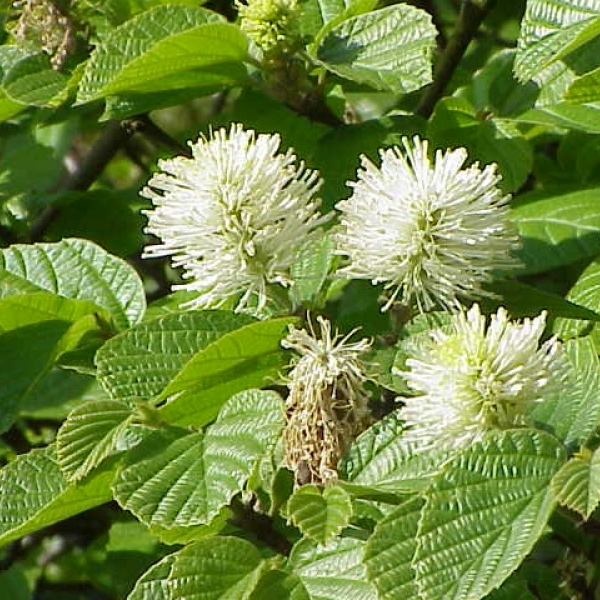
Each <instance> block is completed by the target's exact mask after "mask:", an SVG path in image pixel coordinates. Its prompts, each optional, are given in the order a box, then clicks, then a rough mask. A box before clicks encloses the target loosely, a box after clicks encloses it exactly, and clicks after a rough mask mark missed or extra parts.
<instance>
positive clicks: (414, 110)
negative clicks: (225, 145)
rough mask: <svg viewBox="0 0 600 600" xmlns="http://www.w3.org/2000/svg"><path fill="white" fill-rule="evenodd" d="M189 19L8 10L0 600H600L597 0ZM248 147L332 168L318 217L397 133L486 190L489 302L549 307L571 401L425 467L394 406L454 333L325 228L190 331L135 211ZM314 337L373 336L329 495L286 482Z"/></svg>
mask: <svg viewBox="0 0 600 600" xmlns="http://www.w3.org/2000/svg"><path fill="white" fill-rule="evenodd" d="M1 1H2V0H0V2H1ZM201 4H202V2H199V1H197V0H169V1H163V0H107V1H100V0H52V1H50V0H38V1H36V0H24V1H22V2H19V3H9V2H8V0H4V5H3V6H2V8H3V10H2V12H0V25H2V29H1V31H0V41H1V42H2V45H0V365H1V366H0V431H1V432H2V438H1V441H0V457H1V461H2V465H3V466H2V468H1V469H0V569H1V570H0V598H3V599H4V598H6V599H7V600H9V599H10V600H27V599H30V598H32V599H36V600H54V599H56V600H63V599H64V600H75V599H80V598H89V599H97V600H109V599H117V598H128V599H129V600H184V599H185V600H200V599H202V600H213V599H214V600H217V599H226V598H227V599H229V600H237V599H240V600H242V599H245V600H269V599H278V600H279V599H280V600H286V599H289V600H341V599H344V600H346V599H347V600H350V599H356V600H359V599H360V600H376V599H377V598H380V599H382V600H392V599H404V598H422V599H424V600H438V599H439V600H442V599H456V600H458V599H468V600H478V599H480V598H490V599H491V600H502V599H508V598H510V599H519V600H533V599H535V598H541V599H564V600H568V599H571V598H594V597H597V596H598V594H600V544H599V539H600V537H599V533H598V531H599V528H598V525H599V523H600V513H599V512H597V511H596V509H597V507H598V504H599V502H600V436H599V434H598V431H599V429H598V428H599V427H600V360H599V358H598V355H599V353H600V325H599V324H598V323H599V322H600V262H599V260H600V258H599V257H600V2H599V1H598V0H577V1H575V0H560V1H556V0H518V1H514V2H497V3H495V2H491V1H486V0H466V1H464V2H458V1H453V0H431V1H419V2H417V1H415V2H399V3H393V4H386V3H380V4H378V3H377V0H302V1H301V2H298V3H296V2H293V1H291V0H287V1H284V0H279V2H277V1H276V0H254V2H248V3H246V2H242V3H241V4H235V3H232V2H229V1H228V0H227V1H225V0H211V1H209V2H207V3H206V4H205V5H203V6H201ZM278 11H279V12H278ZM286 11H287V12H286ZM261 19H262V21H261ZM278 19H279V20H278ZM234 123H239V124H241V125H242V126H243V127H244V128H246V129H252V130H255V131H256V132H259V133H267V134H273V133H278V134H279V135H280V136H281V140H282V150H283V151H284V152H285V151H286V150H287V149H288V148H293V151H294V153H295V154H297V156H298V158H299V160H300V161H304V162H305V163H306V164H307V165H308V167H309V168H311V169H316V170H318V171H319V173H320V175H321V177H322V178H323V184H322V187H321V188H320V189H319V192H318V193H319V196H320V198H321V200H322V202H321V211H322V212H323V213H326V212H329V211H332V210H333V211H334V213H335V210H334V207H335V205H336V204H337V203H338V202H340V201H341V200H343V199H345V198H348V196H349V195H350V188H349V187H348V186H347V182H348V181H356V173H357V168H358V167H359V157H360V156H361V155H365V156H366V157H369V158H370V159H371V160H373V161H374V162H377V161H378V160H379V159H378V150H379V149H382V148H388V147H391V146H394V145H398V144H400V143H401V138H402V137H403V136H407V137H408V138H412V137H413V136H414V135H419V136H421V138H423V139H427V140H429V145H430V149H432V150H433V149H437V148H441V149H445V148H466V151H467V152H468V162H469V164H470V163H473V162H476V161H477V162H478V163H479V164H480V165H486V164H490V163H496V164H497V165H498V172H499V173H500V175H501V176H502V179H501V181H500V182H499V184H498V185H499V186H500V189H501V190H502V194H507V195H508V194H510V195H511V197H512V199H511V201H510V208H509V209H508V210H509V215H510V219H511V220H512V222H513V223H514V225H515V227H516V231H517V232H518V235H519V238H520V248H519V250H518V253H517V254H518V256H517V258H518V260H519V266H518V267H517V268H516V269H513V271H512V272H510V273H508V275H506V274H505V275H503V276H502V277H498V278H497V279H495V280H494V281H493V282H492V283H489V284H486V285H487V286H488V287H487V291H488V292H489V297H485V298H483V299H479V301H480V302H481V306H482V311H483V312H484V313H486V314H491V313H494V312H495V311H496V310H497V309H498V308H499V307H500V306H503V307H506V309H507V311H508V313H509V314H510V316H511V317H514V318H522V317H536V316H537V315H539V314H540V313H541V312H542V311H547V326H546V331H545V338H551V337H552V336H553V335H555V336H557V338H558V339H560V340H561V341H562V351H563V352H564V357H565V369H566V374H565V376H564V381H563V384H564V385H563V387H562V388H561V389H559V390H558V391H555V392H554V393H552V394H549V395H548V397H544V398H543V402H540V403H538V404H537V405H536V406H535V408H534V410H533V413H532V415H531V419H530V420H528V421H527V423H524V425H525V426H522V427H514V428H513V427H510V428H492V429H490V431H488V432H487V433H486V434H485V435H483V436H482V437H481V438H477V439H475V440H474V441H473V442H472V443H470V444H468V445H467V446H465V447H460V448H454V449H450V450H448V449H447V448H443V447H440V448H429V449H427V451H424V452H416V451H415V452H413V451H412V448H411V447H410V446H409V445H407V444H405V443H404V442H403V437H404V435H405V426H404V420H403V413H402V410H401V409H402V406H403V400H402V399H398V398H396V396H411V395H414V393H415V390H414V388H413V389H411V387H410V385H409V384H407V379H406V377H405V375H406V370H407V368H408V367H407V365H409V366H410V364H411V356H413V351H414V348H415V345H417V344H419V343H421V342H422V340H423V339H425V338H428V337H429V336H430V333H431V332H432V331H438V330H439V331H445V330H446V329H445V328H448V327H449V319H450V317H449V311H447V310H445V307H444V306H443V305H442V306H437V307H436V310H433V311H428V312H426V314H419V310H416V309H415V310H413V311H412V313H411V312H410V311H409V310H408V309H410V308H413V309H414V308H415V307H407V306H400V305H399V304H398V303H395V304H394V303H390V306H391V308H390V310H389V311H387V312H382V310H381V306H382V304H383V302H382V301H381V298H380V296H381V295H382V293H383V291H384V290H383V285H375V286H374V285H371V283H370V281H366V280H351V279H350V278H346V277H343V276H342V274H341V273H340V269H341V268H343V266H344V257H343V256H341V255H340V253H339V252H336V250H335V234H334V233H332V232H335V227H336V225H337V221H336V219H337V218H338V217H337V216H332V217H331V218H330V220H329V221H328V222H327V223H326V224H325V225H324V230H323V233H322V235H321V236H320V237H319V238H318V239H316V240H314V239H312V240H311V243H309V244H304V245H301V247H300V249H299V250H298V251H297V253H296V254H295V256H294V261H293V264H292V265H291V267H290V278H291V280H292V281H293V285H290V286H288V287H285V288H280V289H279V292H280V294H281V297H279V296H278V297H277V298H275V300H276V302H275V305H274V307H273V306H269V310H268V311H266V312H262V313H261V312H260V311H258V310H257V311H255V312H254V313H253V312H252V311H246V312H243V311H241V312H240V311H236V310H235V308H236V300H237V298H225V299H224V300H225V301H224V303H222V305H220V306H218V307H194V308H189V306H188V305H186V303H189V302H190V301H192V302H193V300H194V292H193V290H192V291H191V290H190V289H187V290H186V289H183V290H179V291H175V292H173V291H172V285H173V284H176V283H177V282H179V283H181V279H180V276H181V273H180V271H179V270H178V269H174V268H172V266H171V264H170V262H169V258H168V257H164V256H163V257H158V258H152V259H148V260H146V259H145V258H144V259H142V253H143V249H144V247H145V246H147V245H148V244H150V243H152V240H151V236H149V235H148V234H147V233H145V232H144V227H145V226H146V224H147V217H146V216H145V212H147V211H149V210H151V209H152V203H151V201H150V200H148V193H147V192H146V193H145V194H143V195H140V193H139V192H140V190H141V189H142V188H144V187H145V186H146V185H147V183H148V181H149V179H150V178H151V176H152V174H153V173H155V172H156V171H157V161H158V160H159V159H168V158H170V157H173V156H175V155H184V156H189V155H190V148H189V146H188V145H187V144H186V142H187V141H188V140H191V141H195V140H197V139H198V136H199V135H200V134H204V135H206V136H208V137H210V135H211V132H213V131H216V130H217V129H218V128H219V127H221V126H224V127H226V128H227V129H229V127H230V125H231V124H234ZM335 214H337V213H335ZM155 241H156V240H154V242H155ZM382 251H383V250H382ZM373 278H375V277H373ZM381 281H383V280H381ZM271 291H272V290H271ZM269 293H270V292H269ZM273 293H274V292H273ZM466 302H467V304H468V303H469V302H470V300H469V299H467V300H466ZM446 308H447V307H446ZM440 309H441V310H440ZM307 314H308V315H312V317H314V316H315V315H317V314H318V315H325V316H326V317H327V318H328V319H329V320H330V321H331V323H332V324H333V326H334V328H335V329H336V330H339V331H341V332H343V333H349V332H351V331H352V330H353V329H354V328H360V332H359V333H357V334H355V336H356V337H365V336H368V337H370V338H372V347H371V349H370V351H369V354H368V355H367V357H366V359H365V365H366V367H365V368H366V370H367V375H368V380H369V381H367V382H365V383H364V385H365V387H366V389H367V390H368V393H369V394H370V409H371V411H372V414H373V418H372V419H371V421H370V426H369V427H368V428H367V427H365V428H364V429H365V430H364V431H363V432H362V433H361V434H360V435H358V436H353V437H355V439H352V440H351V441H350V442H349V443H348V444H347V446H346V447H344V448H343V450H344V453H343V456H342V457H341V459H340V461H339V464H338V465H337V473H338V476H337V477H334V478H333V480H332V481H329V482H325V483H323V482H321V481H314V480H311V481H309V482H308V483H307V482H304V481H302V478H301V477H300V476H299V475H298V473H295V474H294V473H292V470H290V469H288V468H286V466H285V465H286V463H285V460H284V454H285V453H286V449H285V447H284V446H285V444H284V439H288V438H285V436H284V433H283V432H284V429H285V428H286V423H287V422H288V420H289V419H290V412H291V411H292V410H293V407H292V408H290V404H289V402H287V403H286V401H287V398H288V388H289V389H292V387H291V384H290V381H289V380H288V377H289V372H290V371H289V368H288V367H289V365H290V361H293V356H294V353H293V352H291V351H290V350H289V347H290V345H289V344H288V346H286V344H285V342H284V344H283V345H282V341H283V340H285V338H286V336H287V335H288V332H289V331H290V330H291V331H293V330H294V327H295V328H297V329H298V328H301V327H304V328H306V327H307V322H309V319H310V317H309V318H308V319H307ZM290 328H291V329H290ZM352 339H355V338H352ZM548 352H550V351H549V350H548ZM291 364H292V365H294V364H295V363H294V362H292V363H291ZM308 388H309V385H308V383H306V389H308ZM306 389H305V391H306ZM307 395H308V392H307ZM349 431H350V430H349ZM288 443H289V442H288ZM288 466H289V464H288ZM298 470H300V467H298ZM302 483H307V484H306V485H301V484H302Z"/></svg>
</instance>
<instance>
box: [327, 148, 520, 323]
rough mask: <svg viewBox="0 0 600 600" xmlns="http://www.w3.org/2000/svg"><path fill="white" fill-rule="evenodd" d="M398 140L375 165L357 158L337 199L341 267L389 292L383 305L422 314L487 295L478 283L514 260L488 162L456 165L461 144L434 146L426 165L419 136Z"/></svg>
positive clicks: (504, 202)
mask: <svg viewBox="0 0 600 600" xmlns="http://www.w3.org/2000/svg"><path fill="white" fill-rule="evenodd" d="M402 145H403V149H401V148H399V147H394V148H389V149H387V150H381V151H380V155H381V167H380V168H377V167H376V166H375V165H374V164H373V163H372V162H371V161H369V160H368V159H367V158H366V157H364V156H363V157H362V159H361V160H362V168H361V169H359V171H358V180H357V181H356V182H349V184H348V185H349V186H350V187H352V188H353V192H352V195H351V196H350V198H348V199H347V200H343V201H341V202H339V203H338V204H337V208H338V209H339V210H340V211H341V224H342V227H341V230H340V233H339V235H338V237H337V246H338V253H339V254H342V255H346V256H348V258H349V264H348V265H347V266H346V267H345V268H344V269H343V271H342V272H345V273H346V274H347V275H348V276H350V277H356V278H359V279H370V280H371V281H372V282H373V284H377V283H382V282H384V283H385V287H386V289H392V290H393V292H392V294H391V298H390V300H389V302H388V303H387V305H386V307H385V308H388V307H389V306H390V304H391V303H392V302H393V301H394V300H395V299H396V298H397V297H399V298H400V299H401V301H402V302H403V303H405V304H407V305H409V304H411V303H412V302H414V303H415V304H416V305H417V307H418V309H419V310H421V311H423V310H429V309H430V308H432V307H433V306H434V305H435V304H436V303H439V304H441V305H442V306H445V307H453V306H454V305H455V304H456V300H457V297H458V296H464V297H477V296H482V295H489V293H486V292H485V291H484V290H483V288H482V284H483V283H485V282H487V281H490V280H491V278H492V274H493V273H494V271H497V270H503V269H509V268H512V267H515V266H517V265H518V264H519V263H518V261H517V260H516V259H514V258H513V257H512V256H511V252H512V251H513V250H515V249H517V248H518V247H519V239H518V236H517V233H516V230H515V229H514V227H513V226H512V225H511V223H510V221H509V210H508V201H509V196H505V195H503V194H502V192H501V191H500V190H499V189H498V187H497V183H498V182H499V180H500V176H499V175H498V174H497V173H496V165H488V166H486V167H485V168H484V169H483V170H482V169H480V168H479V165H478V164H477V163H475V164H473V165H471V166H470V167H467V168H462V167H463V165H464V163H465V161H466V159H467V151H466V150H465V149H464V148H458V149H456V150H448V151H446V152H445V153H443V152H441V151H440V150H438V151H437V152H436V155H435V160H434V161H433V163H432V162H431V161H430V159H429V157H428V156H427V141H422V140H421V139H420V138H418V137H415V138H413V141H412V144H411V142H410V141H409V140H408V139H407V138H403V139H402Z"/></svg>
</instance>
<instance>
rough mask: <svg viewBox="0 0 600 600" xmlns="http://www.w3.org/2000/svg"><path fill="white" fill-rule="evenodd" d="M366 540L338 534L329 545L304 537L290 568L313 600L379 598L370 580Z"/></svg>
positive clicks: (294, 551)
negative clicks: (365, 555)
mask: <svg viewBox="0 0 600 600" xmlns="http://www.w3.org/2000/svg"><path fill="white" fill-rule="evenodd" d="M364 547H365V543H364V542H363V541H362V540H357V539H353V538H341V537H337V538H334V539H332V540H331V541H330V542H328V543H327V544H317V543H316V542H313V541H311V540H308V539H304V540H300V541H299V542H298V543H296V544H295V545H294V547H293V548H292V552H291V554H290V557H289V559H288V568H290V569H291V570H292V572H293V573H295V574H296V575H297V576H298V577H299V578H300V581H301V582H302V583H303V585H304V587H305V588H306V590H307V592H308V594H309V597H310V598H311V600H340V598H343V599H344V600H376V599H377V592H376V590H375V588H374V586H373V585H372V584H371V583H369V582H367V581H366V571H365V567H364V564H363V553H364Z"/></svg>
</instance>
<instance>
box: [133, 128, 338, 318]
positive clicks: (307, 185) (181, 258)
mask: <svg viewBox="0 0 600 600" xmlns="http://www.w3.org/2000/svg"><path fill="white" fill-rule="evenodd" d="M280 141H281V140H280V137H279V136H278V135H267V134H256V133H255V132H254V131H245V130H244V129H243V127H242V126H241V125H232V126H231V129H230V130H229V131H227V130H225V129H219V130H218V131H216V132H214V133H212V134H211V135H210V136H209V137H204V136H202V137H200V138H199V139H198V141H196V142H195V143H193V144H191V148H192V152H193V156H192V158H186V157H182V156H178V157H176V158H173V159H171V160H163V161H160V162H159V167H160V170H161V172H160V173H158V174H156V175H154V176H153V177H152V179H151V180H150V181H149V183H148V187H146V188H145V189H144V190H143V191H142V195H143V196H145V197H147V198H149V199H150V200H152V203H153V204H154V209H153V210H149V211H147V212H146V215H147V216H148V226H147V228H146V230H145V231H146V232H147V233H151V234H153V235H155V236H156V237H158V238H159V240H160V243H158V244H156V245H154V246H149V247H147V248H146V249H145V252H144V257H154V256H172V257H173V258H172V262H173V266H175V267H182V268H183V278H184V279H185V280H186V282H185V283H184V284H182V285H178V286H175V288H174V289H184V290H188V291H192V292H196V293H197V296H196V298H195V299H194V300H192V301H191V302H189V303H188V304H187V306H188V307H191V308H198V307H202V308H206V307H218V306H220V305H222V304H223V303H224V302H225V301H226V300H228V299H229V298H231V297H232V296H238V297H239V301H238V304H237V309H236V310H245V309H247V308H250V309H252V310H254V311H255V312H259V313H260V312H261V311H262V310H263V309H264V308H265V306H266V305H267V303H268V301H269V299H270V296H269V286H272V285H280V286H283V287H287V286H289V285H291V284H292V283H293V282H292V279H291V276H290V267H291V265H292V264H293V263H294V261H295V260H296V258H297V255H298V251H299V248H300V246H301V245H303V244H305V243H306V242H307V241H310V240H311V239H316V238H317V237H318V236H320V235H322V234H321V231H320V225H321V224H322V223H323V222H324V221H326V220H327V219H328V217H327V216H325V217H324V216H321V215H320V213H319V211H318V207H319V204H320V200H319V199H318V198H317V197H316V196H317V192H318V190H319V187H320V186H321V179H320V177H319V175H318V173H317V172H316V171H311V170H309V169H306V168H305V166H304V164H303V163H300V164H297V163H296V157H295V156H294V154H293V153H292V151H291V150H289V151H287V152H286V153H281V152H279V145H280Z"/></svg>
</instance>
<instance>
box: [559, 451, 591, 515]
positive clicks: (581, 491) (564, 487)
mask: <svg viewBox="0 0 600 600" xmlns="http://www.w3.org/2000/svg"><path fill="white" fill-rule="evenodd" d="M552 491H553V492H554V496H555V498H556V500H557V501H558V502H559V503H560V504H562V505H563V506H566V507H568V508H570V509H571V510H574V511H577V512H578V513H579V514H580V515H581V516H582V517H583V518H584V519H586V520H587V519H589V518H590V515H591V514H592V513H593V512H594V510H595V509H596V507H597V506H598V503H599V502H600V452H598V450H596V451H595V452H593V453H589V455H587V454H584V455H576V456H574V457H573V458H572V459H571V460H569V462H567V463H565V464H564V465H563V466H562V468H561V469H560V471H559V472H558V473H556V475H555V476H554V478H553V479H552Z"/></svg>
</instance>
